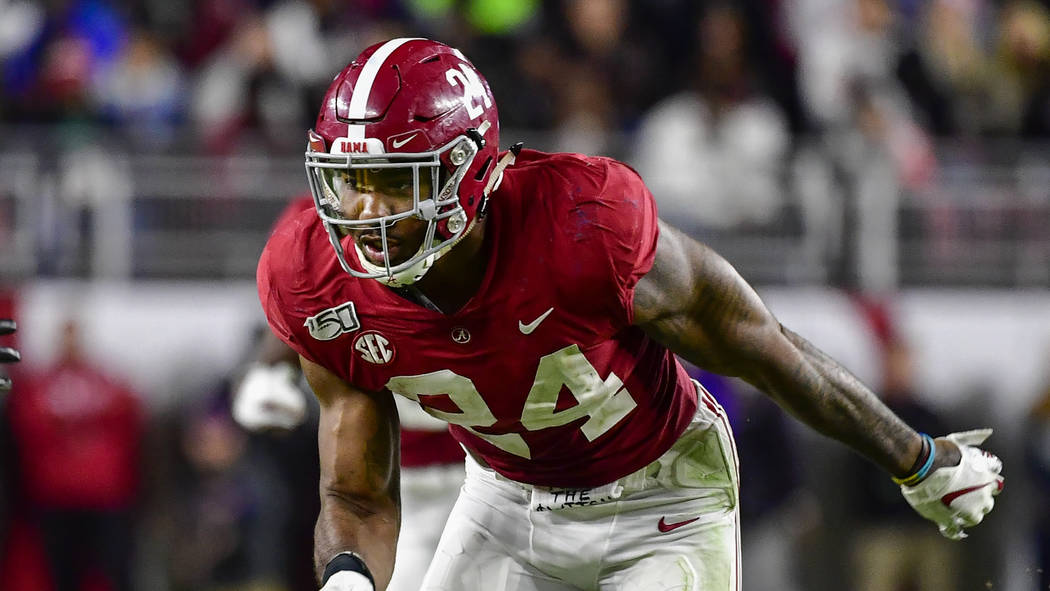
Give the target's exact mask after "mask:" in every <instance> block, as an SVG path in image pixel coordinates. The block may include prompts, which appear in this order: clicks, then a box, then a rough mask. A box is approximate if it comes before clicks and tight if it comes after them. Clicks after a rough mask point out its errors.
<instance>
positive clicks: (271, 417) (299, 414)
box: [233, 362, 306, 431]
mask: <svg viewBox="0 0 1050 591" xmlns="http://www.w3.org/2000/svg"><path fill="white" fill-rule="evenodd" d="M296 375H297V373H296V371H295V368H294V367H292V365H291V364H290V363H287V362H281V363H277V364H274V365H266V364H263V363H255V364H252V366H251V367H250V368H248V371H247V373H245V374H244V379H242V380H241V383H240V384H239V385H238V386H237V389H236V391H235V392H234V394H233V418H234V420H236V421H237V423H239V424H240V425H241V426H242V427H244V428H245V429H248V430H251V431H259V430H262V429H285V430H291V429H294V428H295V427H298V426H299V425H300V424H302V422H303V420H304V419H305V418H306V398H305V395H304V394H303V391H302V390H300V389H299V388H298V387H297V386H296V385H295V377H296Z"/></svg>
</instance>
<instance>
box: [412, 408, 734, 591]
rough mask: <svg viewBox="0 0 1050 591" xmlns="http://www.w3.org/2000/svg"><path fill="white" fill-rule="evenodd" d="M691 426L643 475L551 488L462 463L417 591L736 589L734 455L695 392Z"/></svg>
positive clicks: (720, 414) (715, 411) (717, 417)
mask: <svg viewBox="0 0 1050 591" xmlns="http://www.w3.org/2000/svg"><path fill="white" fill-rule="evenodd" d="M698 390H699V392H700V397H701V402H700V409H699V410H698V411H697V413H696V416H695V417H694V419H693V422H692V423H691V424H690V426H689V427H688V428H687V429H686V431H685V432H684V433H683V434H682V436H681V437H680V438H679V440H678V441H677V442H676V443H675V444H674V446H672V448H671V449H670V450H668V451H667V452H666V453H664V454H663V455H662V456H661V457H660V458H658V459H657V460H656V461H654V462H653V463H651V464H650V465H649V466H647V467H646V468H643V469H642V470H639V471H638V472H635V473H634V474H630V475H628V476H625V477H624V478H621V479H620V480H618V481H616V482H614V483H610V484H609V485H605V486H602V487H597V488H594V489H588V490H582V491H581V490H557V489H551V488H548V487H534V486H530V485H526V484H522V483H519V482H515V481H513V480H510V479H507V478H505V477H502V476H500V475H498V474H496V473H495V472H494V471H492V470H491V469H488V468H484V467H482V466H480V465H479V464H478V463H477V462H476V461H474V460H473V459H472V458H470V457H468V458H467V466H466V473H467V477H466V482H465V483H464V485H463V490H462V492H461V493H460V495H459V499H458V500H457V501H456V505H455V507H454V508H453V510H452V514H451V515H450V516H449V519H448V523H447V524H446V526H445V531H444V533H443V534H442V536H441V541H440V542H439V544H438V549H437V552H436V553H435V555H434V559H433V562H431V564H430V568H429V569H428V570H427V574H426V577H425V578H424V581H423V586H422V590H423V591H570V590H571V591H614V590H615V591H739V589H740V526H739V512H738V508H737V492H738V489H737V487H738V482H739V478H738V470H739V467H738V465H737V458H736V447H735V445H734V443H733V439H732V434H731V432H730V430H729V423H728V420H727V419H726V417H725V412H724V411H723V410H722V408H721V407H720V406H719V405H718V404H717V402H715V401H714V399H713V398H712V397H711V395H710V394H708V393H707V392H706V391H704V390H703V388H698Z"/></svg>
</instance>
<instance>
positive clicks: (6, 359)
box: [0, 318, 22, 392]
mask: <svg viewBox="0 0 1050 591" xmlns="http://www.w3.org/2000/svg"><path fill="white" fill-rule="evenodd" d="M16 330H18V325H17V324H15V321H14V320H11V319H10V318H0V336H2V335H9V334H14V332H15V331H16ZM21 359H22V355H21V354H20V353H19V352H18V350H17V349H14V348H12V347H0V363H15V362H17V361H19V360H21ZM10 389H11V378H9V377H7V376H0V392H6V391H8V390H10Z"/></svg>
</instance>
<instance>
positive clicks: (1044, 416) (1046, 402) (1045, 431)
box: [1023, 385, 1050, 589]
mask: <svg viewBox="0 0 1050 591" xmlns="http://www.w3.org/2000/svg"><path fill="white" fill-rule="evenodd" d="M1023 441H1024V447H1025V449H1024V451H1025V459H1026V460H1027V464H1028V469H1029V472H1030V474H1031V476H1032V482H1033V484H1034V485H1035V490H1036V494H1035V499H1037V501H1036V502H1035V506H1036V514H1035V515H1031V516H1030V521H1031V523H1032V534H1031V535H1032V541H1033V545H1034V549H1035V557H1036V563H1035V565H1034V570H1035V572H1036V573H1037V576H1038V578H1039V585H1038V586H1036V587H1035V588H1036V589H1050V505H1048V504H1047V503H1046V499H1047V497H1048V496H1050V385H1048V386H1047V388H1046V391H1045V392H1043V394H1042V395H1041V396H1040V397H1039V399H1038V400H1036V402H1035V404H1034V405H1032V408H1031V410H1030V411H1029V412H1028V417H1027V424H1026V425H1025V430H1024V437H1023Z"/></svg>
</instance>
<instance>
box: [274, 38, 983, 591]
mask: <svg viewBox="0 0 1050 591" xmlns="http://www.w3.org/2000/svg"><path fill="white" fill-rule="evenodd" d="M498 146H499V121H498V117H497V111H496V104H495V101H494V100H493V96H492V93H491V91H490V89H489V86H488V84H487V82H486V81H485V79H484V78H483V77H482V75H481V74H480V73H479V72H478V71H477V70H476V69H475V68H474V66H473V65H472V64H471V63H470V62H469V61H468V60H467V59H466V58H465V57H464V56H463V55H462V54H461V53H460V52H459V51H457V50H456V49H453V48H451V47H448V46H446V45H443V44H441V43H437V42H434V41H431V40H427V39H393V40H389V41H386V42H383V43H379V44H376V45H374V46H372V47H369V48H368V49H366V50H365V51H364V52H362V53H361V54H360V55H359V56H358V57H357V58H356V59H354V60H353V62H351V63H350V64H349V65H348V66H347V67H346V68H345V69H343V70H342V71H341V72H340V73H339V74H338V75H337V76H336V77H335V79H334V80H333V82H332V84H331V86H330V87H329V89H328V91H327V94H326V95H325V97H324V99H323V102H322V104H321V110H320V113H319V115H318V118H317V121H316V124H315V127H314V129H313V130H312V131H310V133H309V134H308V147H307V152H306V166H307V173H308V178H309V182H310V186H311V189H312V193H313V198H314V201H315V206H316V210H317V214H316V215H315V214H313V213H311V212H304V213H302V214H300V215H299V216H296V217H294V218H291V219H288V220H286V222H285V223H283V224H282V225H281V226H280V227H278V228H277V229H276V230H275V232H274V233H273V235H272V236H271V238H270V240H269V242H268V244H267V246H266V248H265V250H264V252H263V254H262V257H261V258H260V261H259V269H258V287H259V295H260V298H261V300H262V304H263V308H264V309H265V311H266V314H267V318H268V320H269V322H270V326H271V328H272V329H273V331H274V332H275V333H276V334H277V335H278V336H279V337H280V338H281V339H282V340H284V341H285V342H286V343H287V344H288V345H290V346H291V347H292V348H293V349H295V351H296V352H298V353H299V355H300V364H301V366H302V368H303V370H304V372H305V375H306V377H307V380H308V382H309V383H310V386H311V387H312V389H313V391H314V393H315V395H316V396H317V398H318V399H319V401H320V406H321V416H320V429H319V441H318V444H319V448H320V456H321V495H322V501H321V513H320V516H319V518H318V522H317V527H316V536H315V542H316V543H315V559H316V566H317V574H318V577H319V579H320V581H321V585H322V588H323V589H324V591H372V590H373V589H385V588H386V586H387V582H388V581H389V580H390V575H391V572H392V570H393V565H394V554H395V547H396V542H397V536H398V528H399V519H400V510H399V506H398V445H397V434H398V413H397V407H396V405H395V403H394V397H395V395H396V396H401V397H404V398H406V399H408V400H411V401H412V402H413V403H416V404H419V405H420V406H421V408H422V409H423V410H425V411H426V412H427V413H429V414H431V415H433V416H435V417H437V418H440V419H443V420H445V421H448V422H449V423H450V424H451V432H452V434H453V436H454V437H455V438H456V439H457V440H458V441H459V443H460V444H461V445H462V446H463V447H464V448H466V450H467V451H468V457H467V468H466V472H467V477H466V481H465V483H464V485H463V488H462V491H461V493H460V496H459V500H458V501H457V502H456V506H455V508H454V509H453V510H452V514H451V516H450V517H449V520H448V523H447V525H446V527H445V531H444V533H443V534H442V538H441V541H440V543H439V545H438V550H437V552H436V554H435V556H434V559H433V561H432V563H431V565H430V568H429V569H428V571H427V574H426V577H425V579H424V583H423V586H422V589H424V590H426V591H434V590H448V591H453V590H454V591H463V590H477V591H482V590H484V591H489V590H493V589H505V590H509V589H515V590H519V591H520V590H537V591H538V590H543V591H553V590H570V589H630V590H632V591H633V590H642V591H648V590H665V589H686V590H704V591H712V590H716V591H729V590H734V589H739V588H740V576H741V566H740V564H739V554H740V549H739V542H738V540H739V524H738V515H739V514H738V508H737V506H738V494H737V482H738V477H737V461H736V452H735V448H734V444H733V439H732V434H731V432H730V430H729V427H728V422H727V420H726V417H725V413H724V412H723V410H722V409H721V407H720V406H719V404H718V402H717V401H716V400H715V399H714V398H712V397H711V396H710V395H709V394H708V393H707V392H706V391H705V390H704V389H703V388H702V387H701V386H700V385H699V384H698V383H696V382H694V381H692V380H690V379H689V377H688V375H687V374H686V372H685V370H684V369H683V368H682V366H681V365H679V363H678V362H677V361H676V357H675V354H676V353H677V354H678V355H680V356H682V357H683V358H685V359H687V360H688V361H690V362H692V363H694V364H696V365H697V366H699V367H702V368H705V369H707V370H710V371H714V372H717V373H721V374H725V375H730V376H739V377H741V378H743V379H745V380H747V381H748V382H750V383H751V384H754V385H755V386H757V387H758V388H759V389H761V390H762V391H763V392H765V393H766V394H768V395H769V396H770V397H772V398H773V399H774V400H775V401H776V402H778V403H779V404H780V405H781V406H782V407H784V408H785V409H786V410H787V411H788V412H790V413H792V414H793V415H794V416H796V417H797V418H798V419H800V420H801V421H803V422H804V423H806V424H807V425H809V426H810V427H812V428H814V429H816V430H817V431H819V432H821V433H823V434H825V435H827V436H830V437H832V438H834V439H837V440H839V441H841V442H843V443H845V444H846V445H848V446H850V447H851V448H853V449H854V450H856V451H858V452H859V453H861V454H863V455H864V456H866V457H868V458H869V459H870V460H872V461H873V462H875V463H876V464H878V465H880V466H881V467H883V468H884V469H885V470H886V471H887V472H888V475H889V476H890V477H892V478H895V479H896V481H897V482H898V483H899V484H900V485H901V488H902V491H903V493H904V497H905V498H906V499H907V501H908V502H909V503H911V504H912V505H913V506H914V507H915V509H916V510H917V511H918V512H919V513H920V514H922V515H923V516H925V517H927V518H929V519H932V520H933V521H934V522H935V523H936V524H937V525H938V526H939V527H940V529H941V531H942V532H943V533H944V534H945V535H946V536H948V537H951V538H956V539H957V538H961V537H963V536H964V535H965V534H964V531H963V530H964V528H966V527H970V526H973V525H976V524H977V523H978V522H980V521H981V520H982V518H983V517H984V515H985V514H986V513H988V512H989V511H990V510H991V508H992V505H993V503H994V498H993V497H994V495H995V494H997V493H998V492H999V491H1000V489H1001V488H1002V484H1003V479H1002V476H1001V475H1000V470H1001V467H1002V465H1001V462H1000V461H999V459H998V458H996V457H995V456H993V455H992V454H990V453H988V452H985V451H982V450H981V449H979V448H978V447H976V446H977V445H978V444H980V443H981V442H982V441H983V440H984V438H985V437H987V435H988V433H989V432H988V431H987V430H982V431H976V432H966V433H957V434H951V435H948V436H944V437H939V438H936V439H934V438H933V437H931V436H930V435H926V434H922V433H917V432H915V431H914V430H913V429H911V428H910V427H909V426H908V425H906V424H905V423H903V422H902V421H901V420H900V419H899V418H898V417H896V416H895V415H894V414H893V413H891V412H890V411H889V410H888V409H887V408H886V407H885V406H884V405H883V404H882V403H880V402H879V400H878V398H877V397H876V396H875V395H874V394H872V392H871V391H870V390H868V389H867V388H866V387H865V386H864V385H862V384H861V383H860V382H859V381H858V380H857V379H856V378H854V377H853V376H852V375H851V374H850V373H849V372H848V371H846V370H845V369H844V368H843V367H842V366H841V365H839V364H838V363H836V362H835V361H834V360H832V359H830V358H828V357H827V356H826V355H825V354H823V353H822V352H820V351H819V350H817V349H816V348H815V347H813V346H812V345H811V344H809V343H808V342H807V341H806V340H805V339H803V338H802V337H800V336H799V335H797V334H795V333H793V332H792V331H790V330H788V329H787V328H785V327H783V326H782V325H781V324H780V323H779V322H778V321H777V320H776V318H774V317H773V315H772V314H771V313H770V312H769V310H767V309H766V307H765V306H764V305H763V303H762V301H761V300H760V299H759V298H758V296H757V295H756V294H755V292H754V290H753V289H752V288H751V287H750V286H749V285H748V284H747V283H746V282H745V281H744V280H743V279H742V278H741V277H740V276H739V275H738V274H737V273H736V271H735V270H734V269H733V267H732V266H731V265H730V264H729V263H727V262H726V261H725V260H724V259H723V258H721V257H720V256H719V255H718V254H717V253H715V252H713V251H712V250H711V249H710V248H707V247H706V246H704V245H702V244H699V243H697V242H695V241H693V240H692V239H690V238H689V237H687V236H685V235H683V234H682V233H681V232H679V231H677V230H675V229H674V228H673V227H672V226H670V225H668V224H666V223H664V222H662V221H660V220H659V219H658V217H657V212H656V206H655V205H654V203H653V198H652V195H651V194H650V193H649V191H648V190H647V189H646V186H645V184H644V183H643V182H642V180H641V179H640V178H639V177H638V175H637V174H636V173H635V172H634V171H633V170H631V169H630V168H629V167H627V166H625V165H624V164H621V163H619V162H616V161H614V160H611V159H608V158H598V157H588V156H583V155H579V154H547V153H542V152H537V151H532V150H523V149H521V147H520V146H515V147H514V148H512V149H511V150H509V151H507V152H503V153H500V152H499V151H498V150H499V148H498ZM318 218H320V223H319V222H318Z"/></svg>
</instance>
